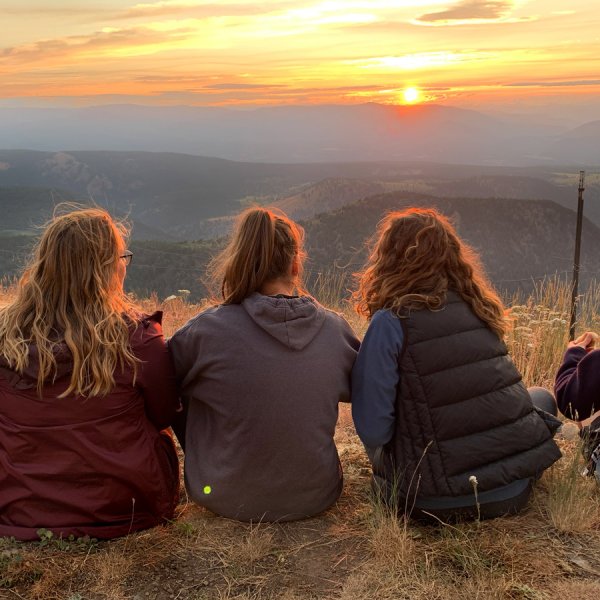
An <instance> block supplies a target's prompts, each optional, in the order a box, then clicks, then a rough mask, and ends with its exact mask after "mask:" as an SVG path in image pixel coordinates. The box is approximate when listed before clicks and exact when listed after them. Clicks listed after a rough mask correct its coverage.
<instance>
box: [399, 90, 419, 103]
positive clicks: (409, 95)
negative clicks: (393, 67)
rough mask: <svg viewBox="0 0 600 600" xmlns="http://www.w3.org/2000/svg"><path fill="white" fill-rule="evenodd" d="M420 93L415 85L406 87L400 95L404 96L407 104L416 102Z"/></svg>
mask: <svg viewBox="0 0 600 600" xmlns="http://www.w3.org/2000/svg"><path fill="white" fill-rule="evenodd" d="M420 95H421V94H420V92H419V90H418V89H417V88H415V87H409V88H406V89H405V90H404V91H403V92H402V97H403V98H404V102H406V103H407V104H414V103H415V102H418V100H419V97H420Z"/></svg>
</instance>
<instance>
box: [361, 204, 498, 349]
mask: <svg viewBox="0 0 600 600" xmlns="http://www.w3.org/2000/svg"><path fill="white" fill-rule="evenodd" d="M372 248H373V249H372V252H371V254H370V256H369V259H368V261H367V264H366V266H365V269H364V270H363V271H362V272H360V273H355V277H356V278H357V280H358V289H357V290H356V291H355V292H354V294H353V300H354V303H355V308H356V311H357V312H358V313H359V314H362V315H366V316H367V317H368V318H371V317H372V316H373V314H375V312H376V311H378V310H380V309H382V308H386V309H390V310H392V311H393V312H395V313H396V314H400V312H401V311H403V310H406V309H408V310H410V309H422V308H428V309H430V310H439V309H440V308H442V306H443V305H444V303H445V301H446V294H447V292H448V290H452V291H454V292H456V293H457V294H458V295H459V296H460V297H461V298H462V299H463V300H464V301H465V302H466V303H467V304H468V305H469V306H470V307H471V309H472V310H473V312H474V313H475V314H476V315H477V316H478V317H479V318H480V319H481V320H482V321H483V322H484V323H486V324H487V326H488V327H489V328H490V329H491V330H492V331H494V332H495V333H496V334H497V335H498V336H499V337H500V338H501V337H502V336H503V335H504V332H505V329H506V323H505V319H504V307H503V305H502V302H501V300H500V298H499V297H498V294H497V293H496V292H495V291H494V289H493V288H492V286H491V284H490V283H489V281H488V280H487V278H486V276H485V274H484V271H483V267H482V266H481V263H480V261H479V257H478V256H477V254H476V252H475V251H474V250H473V249H471V248H470V247H469V246H468V245H467V244H465V243H464V242H463V241H462V240H461V239H460V238H459V237H458V234H457V233H456V231H455V229H454V227H452V225H451V224H450V222H449V221H448V219H447V218H446V217H444V216H443V215H441V214H440V213H438V212H437V211H435V210H433V209H419V208H408V209H406V210H403V211H400V212H392V213H389V214H388V215H386V217H385V218H384V219H383V220H382V221H381V222H380V223H379V225H378V227H377V232H376V234H375V236H374V237H373V240H372Z"/></svg>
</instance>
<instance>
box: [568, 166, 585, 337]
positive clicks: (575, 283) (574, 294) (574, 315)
mask: <svg viewBox="0 0 600 600" xmlns="http://www.w3.org/2000/svg"><path fill="white" fill-rule="evenodd" d="M584 183H585V171H579V189H578V191H579V197H578V201H577V229H576V231H575V258H574V259H573V289H572V296H571V323H570V325H569V340H570V341H573V340H574V339H575V321H576V320H577V294H578V287H579V255H580V253H581V226H582V224H583V190H584V189H585V188H584Z"/></svg>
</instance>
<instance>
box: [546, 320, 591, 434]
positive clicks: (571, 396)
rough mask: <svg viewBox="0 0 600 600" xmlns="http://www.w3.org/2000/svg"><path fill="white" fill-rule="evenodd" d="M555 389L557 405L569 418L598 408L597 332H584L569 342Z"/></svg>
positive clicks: (582, 416) (580, 417) (587, 414)
mask: <svg viewBox="0 0 600 600" xmlns="http://www.w3.org/2000/svg"><path fill="white" fill-rule="evenodd" d="M554 391H555V393H556V400H557V402H558V408H559V409H560V412H561V413H562V414H563V415H565V417H567V418H568V419H574V420H575V421H577V422H580V421H583V420H585V419H588V418H589V417H591V416H592V415H594V413H596V412H597V411H600V350H599V349H598V334H596V333H594V332H592V331H586V332H585V333H582V334H581V335H580V336H579V337H578V338H577V339H575V340H573V341H572V342H569V344H568V346H567V351H566V352H565V355H564V357H563V362H562V364H561V366H560V368H559V369H558V372H557V374H556V381H555V385H554ZM598 416H600V414H598V415H596V417H598Z"/></svg>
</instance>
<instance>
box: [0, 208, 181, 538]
mask: <svg viewBox="0 0 600 600" xmlns="http://www.w3.org/2000/svg"><path fill="white" fill-rule="evenodd" d="M125 234H126V229H125V228H124V226H123V225H122V224H120V223H116V222H115V221H113V220H112V219H111V217H110V215H109V214H108V213H107V212H105V211H104V210H101V209H99V208H84V209H75V210H73V209H72V207H71V212H68V213H66V214H61V215H59V216H55V217H54V218H53V219H52V220H51V221H50V222H49V224H48V225H47V226H46V228H45V230H44V231H43V233H42V235H41V238H40V240H39V242H38V244H37V246H36V248H35V251H34V254H33V257H32V260H31V262H30V264H29V266H28V267H27V268H26V269H25V272H24V274H23V276H22V277H21V279H20V281H19V283H18V287H17V290H16V294H15V297H14V299H13V301H12V302H11V303H10V304H9V305H8V306H5V307H4V308H2V309H0V490H1V493H0V536H14V537H15V538H17V539H19V540H34V539H36V538H37V533H36V532H37V530H38V529H40V528H45V529H49V530H51V531H52V532H54V533H55V534H56V535H62V536H68V535H74V536H76V537H81V536H85V535H88V536H91V537H96V538H113V537H117V536H121V535H125V534H127V533H129V532H131V531H135V530H138V529H144V528H147V527H152V526H154V525H157V524H158V523H160V522H163V521H164V520H165V519H169V518H171V517H172V515H173V510H174V507H175V505H176V503H177V499H178V490H179V471H178V460H177V455H176V453H175V448H174V446H173V442H172V440H171V438H170V437H169V435H168V434H167V433H166V432H164V431H163V430H164V429H165V428H167V427H168V426H169V425H170V424H171V421H172V419H173V417H174V414H175V411H176V410H177V408H178V397H177V389H176V385H175V378H174V373H173V366H172V363H171V361H170V358H169V355H168V353H167V349H166V345H165V342H164V339H163V337H162V331H161V325H160V320H161V314H160V313H155V314H153V315H149V316H148V315H143V314H141V313H140V312H139V311H138V310H137V309H136V308H135V306H134V305H133V304H132V303H131V301H130V300H129V298H128V297H127V296H126V294H125V293H124V291H123V279H124V277H125V271H126V266H127V264H128V263H129V262H130V260H131V257H132V253H131V252H129V251H128V250H127V249H126V246H125V241H124V236H125Z"/></svg>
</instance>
